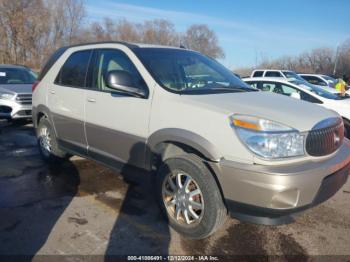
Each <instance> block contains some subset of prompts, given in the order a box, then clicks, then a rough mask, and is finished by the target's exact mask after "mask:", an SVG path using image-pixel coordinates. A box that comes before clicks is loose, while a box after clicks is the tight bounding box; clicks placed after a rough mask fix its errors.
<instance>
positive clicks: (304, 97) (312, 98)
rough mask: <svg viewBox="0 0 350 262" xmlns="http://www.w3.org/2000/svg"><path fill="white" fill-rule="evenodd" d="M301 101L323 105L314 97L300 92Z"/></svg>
mask: <svg viewBox="0 0 350 262" xmlns="http://www.w3.org/2000/svg"><path fill="white" fill-rule="evenodd" d="M300 95H301V99H302V100H305V101H308V102H311V103H316V104H323V102H322V101H321V100H318V99H317V98H316V97H314V96H312V95H309V94H307V93H304V92H301V94H300Z"/></svg>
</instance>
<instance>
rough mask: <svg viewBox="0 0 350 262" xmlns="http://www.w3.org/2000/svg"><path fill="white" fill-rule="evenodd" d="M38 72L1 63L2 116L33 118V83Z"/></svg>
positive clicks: (8, 117) (0, 97)
mask: <svg viewBox="0 0 350 262" xmlns="http://www.w3.org/2000/svg"><path fill="white" fill-rule="evenodd" d="M35 80H36V74H35V73H34V72H33V71H32V70H30V69H29V68H27V67H24V66H18V65H0V118H6V119H9V120H11V119H25V118H27V119H31V118H32V85H33V83H34V82H35Z"/></svg>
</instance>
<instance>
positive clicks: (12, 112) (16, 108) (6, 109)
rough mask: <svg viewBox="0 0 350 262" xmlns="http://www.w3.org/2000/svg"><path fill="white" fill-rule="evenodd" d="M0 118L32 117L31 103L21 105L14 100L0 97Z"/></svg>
mask: <svg viewBox="0 0 350 262" xmlns="http://www.w3.org/2000/svg"><path fill="white" fill-rule="evenodd" d="M0 118H6V119H23V118H28V119H29V118H32V105H22V104H19V103H17V102H16V101H14V100H1V99H0Z"/></svg>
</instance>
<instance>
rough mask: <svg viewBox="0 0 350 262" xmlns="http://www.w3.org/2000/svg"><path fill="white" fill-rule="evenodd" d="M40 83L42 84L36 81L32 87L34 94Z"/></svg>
mask: <svg viewBox="0 0 350 262" xmlns="http://www.w3.org/2000/svg"><path fill="white" fill-rule="evenodd" d="M39 83H40V82H39V81H35V82H34V83H33V85H32V92H34V91H35V89H36V87H37V86H38V84H39Z"/></svg>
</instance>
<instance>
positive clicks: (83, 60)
mask: <svg viewBox="0 0 350 262" xmlns="http://www.w3.org/2000/svg"><path fill="white" fill-rule="evenodd" d="M90 56H91V50H84V51H78V52H75V53H73V54H71V55H70V57H69V58H68V59H67V61H66V62H65V63H64V65H63V66H62V68H61V70H60V72H59V74H58V76H57V78H56V81H55V83H56V84H59V85H63V86H71V87H85V78H86V71H87V69H88V66H89V61H90Z"/></svg>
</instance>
